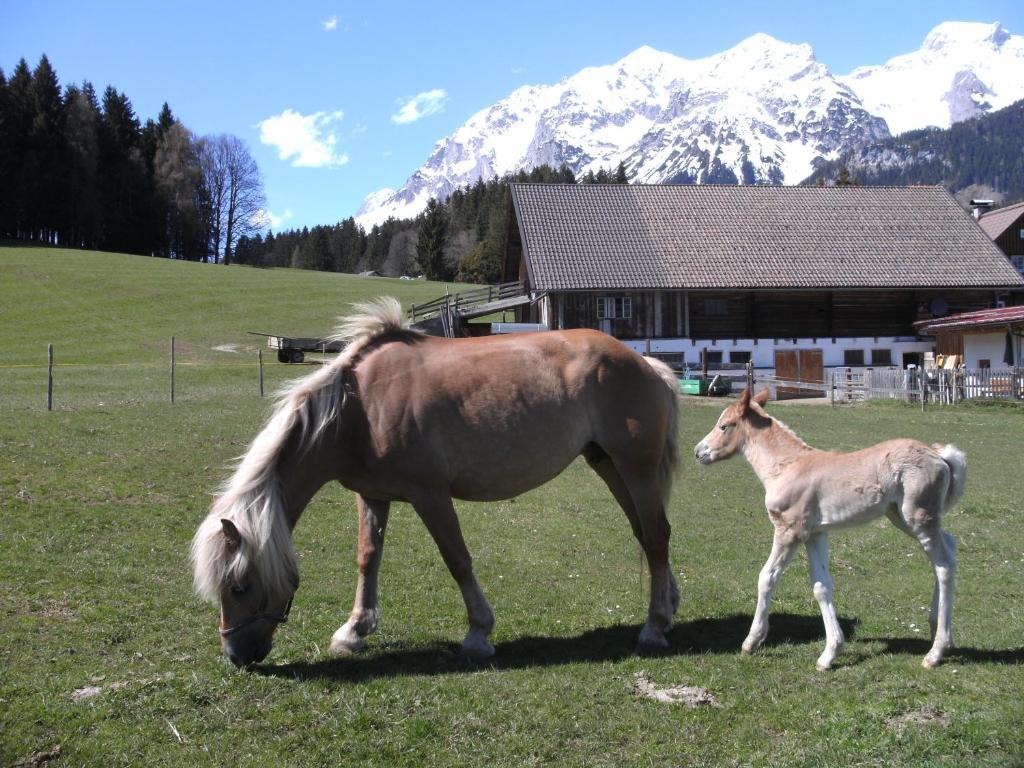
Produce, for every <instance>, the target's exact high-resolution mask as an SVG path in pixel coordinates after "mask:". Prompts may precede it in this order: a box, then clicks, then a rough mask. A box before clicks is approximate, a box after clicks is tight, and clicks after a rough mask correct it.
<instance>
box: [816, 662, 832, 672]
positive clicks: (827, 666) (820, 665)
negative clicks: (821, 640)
mask: <svg viewBox="0 0 1024 768" xmlns="http://www.w3.org/2000/svg"><path fill="white" fill-rule="evenodd" d="M814 668H815V669H816V670H818V671H819V672H828V671H829V670H830V669H832V662H829V663H828V664H824V663H822V662H820V661H819V662H818V663H817V664H815V665H814Z"/></svg>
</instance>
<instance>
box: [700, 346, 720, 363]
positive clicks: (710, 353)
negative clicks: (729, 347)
mask: <svg viewBox="0 0 1024 768" xmlns="http://www.w3.org/2000/svg"><path fill="white" fill-rule="evenodd" d="M704 359H705V360H707V363H708V365H721V364H722V350H720V349H716V350H711V349H709V350H707V351H706V352H705V353H704Z"/></svg>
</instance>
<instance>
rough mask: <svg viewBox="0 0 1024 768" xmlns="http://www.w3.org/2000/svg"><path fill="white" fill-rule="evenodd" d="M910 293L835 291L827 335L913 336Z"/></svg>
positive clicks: (913, 307) (914, 308)
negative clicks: (829, 331)
mask: <svg viewBox="0 0 1024 768" xmlns="http://www.w3.org/2000/svg"><path fill="white" fill-rule="evenodd" d="M916 319H917V301H916V299H915V297H914V292H913V291H864V292H855V291H842V292H839V291H837V292H836V293H834V294H833V298H832V333H830V334H827V335H829V336H913V335H914V329H913V326H912V323H913V322H914V320H916Z"/></svg>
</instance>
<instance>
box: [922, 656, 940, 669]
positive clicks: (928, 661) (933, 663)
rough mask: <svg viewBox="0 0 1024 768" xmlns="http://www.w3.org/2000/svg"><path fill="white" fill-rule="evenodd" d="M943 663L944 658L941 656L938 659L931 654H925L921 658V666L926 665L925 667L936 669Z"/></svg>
mask: <svg viewBox="0 0 1024 768" xmlns="http://www.w3.org/2000/svg"><path fill="white" fill-rule="evenodd" d="M941 663H942V658H941V657H940V658H938V659H933V658H932V657H931V656H930V655H929V656H925V657H924V658H923V659H922V660H921V666H922V667H924V668H925V669H935V668H936V667H937V666H939V664H941Z"/></svg>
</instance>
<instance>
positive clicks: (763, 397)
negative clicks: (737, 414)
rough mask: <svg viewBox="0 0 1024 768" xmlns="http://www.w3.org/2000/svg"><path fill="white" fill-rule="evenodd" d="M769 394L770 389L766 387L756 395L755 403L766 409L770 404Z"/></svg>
mask: <svg viewBox="0 0 1024 768" xmlns="http://www.w3.org/2000/svg"><path fill="white" fill-rule="evenodd" d="M768 394H769V392H768V387H765V388H764V389H762V390H761V391H760V392H758V393H757V394H756V395H754V402H755V403H757V404H758V405H760V406H761V407H762V408H764V406H765V404H766V403H767V402H768Z"/></svg>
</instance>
